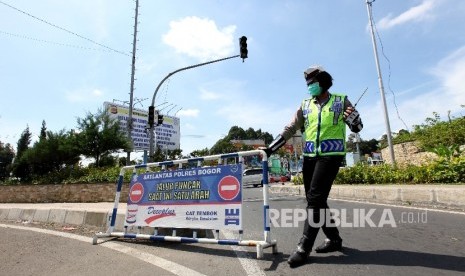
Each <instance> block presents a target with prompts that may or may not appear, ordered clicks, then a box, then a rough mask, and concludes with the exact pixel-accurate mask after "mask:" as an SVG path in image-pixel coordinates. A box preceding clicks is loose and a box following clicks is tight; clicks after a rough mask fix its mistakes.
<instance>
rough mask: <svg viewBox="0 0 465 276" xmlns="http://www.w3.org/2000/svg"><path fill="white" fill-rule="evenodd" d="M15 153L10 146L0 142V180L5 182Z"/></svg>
mask: <svg viewBox="0 0 465 276" xmlns="http://www.w3.org/2000/svg"><path fill="white" fill-rule="evenodd" d="M14 157H15V153H14V150H13V147H12V146H11V145H10V144H8V143H7V144H3V143H2V142H0V180H5V179H6V178H8V177H9V176H10V171H11V165H12V162H13V158H14Z"/></svg>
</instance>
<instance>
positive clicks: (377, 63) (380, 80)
mask: <svg viewBox="0 0 465 276" xmlns="http://www.w3.org/2000/svg"><path fill="white" fill-rule="evenodd" d="M374 1H375V0H372V1H369V0H366V3H367V10H368V19H369V21H370V29H371V40H372V42H373V51H374V53H375V62H376V69H377V71H378V83H379V91H380V93H381V101H382V103H383V108H384V121H385V122H386V132H387V133H386V135H387V140H388V146H389V153H390V155H391V163H392V165H394V166H395V165H396V160H395V157H394V148H393V146H392V136H391V126H390V124H389V115H388V112H387V106H386V97H385V95H384V86H383V78H382V75H381V69H380V67H379V59H378V48H377V46H376V39H375V33H374V31H373V16H372V14H371V8H372V4H373V2H374Z"/></svg>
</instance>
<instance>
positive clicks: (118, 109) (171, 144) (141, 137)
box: [104, 102, 181, 150]
mask: <svg viewBox="0 0 465 276" xmlns="http://www.w3.org/2000/svg"><path fill="white" fill-rule="evenodd" d="M104 108H105V111H106V113H107V114H108V115H109V116H110V118H112V119H115V120H117V121H118V122H119V125H120V129H121V131H123V132H124V133H125V134H126V135H127V131H128V120H129V107H128V106H125V105H120V104H116V103H110V102H104ZM163 116H164V120H163V124H162V125H160V126H157V127H155V130H154V131H155V135H154V136H155V144H156V146H157V147H160V148H161V149H162V150H175V149H179V148H180V140H181V131H180V120H179V118H178V117H174V116H169V115H163ZM147 123H148V111H147V110H143V109H138V108H133V112H132V131H131V138H132V141H133V145H134V149H135V150H149V148H150V135H149V134H150V133H149V132H148V130H146V129H145V128H146V126H147Z"/></svg>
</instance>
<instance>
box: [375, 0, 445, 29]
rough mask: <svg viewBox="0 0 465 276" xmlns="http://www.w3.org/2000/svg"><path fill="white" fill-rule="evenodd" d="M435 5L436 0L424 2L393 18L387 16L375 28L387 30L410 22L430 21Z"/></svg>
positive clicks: (425, 0) (390, 15)
mask: <svg viewBox="0 0 465 276" xmlns="http://www.w3.org/2000/svg"><path fill="white" fill-rule="evenodd" d="M436 4H437V1H436V0H424V1H423V2H422V3H421V4H420V5H418V6H415V7H412V8H410V9H408V10H407V11H405V12H403V13H401V14H400V15H398V16H396V17H394V18H393V17H392V14H389V15H388V16H386V17H384V18H382V19H381V20H380V21H379V22H378V23H377V25H376V26H377V28H378V29H389V28H392V27H395V26H398V25H402V24H405V23H408V22H411V21H417V22H419V21H424V20H428V19H431V18H433V15H432V12H433V9H434V7H435V6H436Z"/></svg>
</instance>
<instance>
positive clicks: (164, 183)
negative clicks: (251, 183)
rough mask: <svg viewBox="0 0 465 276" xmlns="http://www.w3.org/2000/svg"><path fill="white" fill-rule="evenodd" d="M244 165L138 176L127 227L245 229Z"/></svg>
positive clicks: (131, 188)
mask: <svg viewBox="0 0 465 276" xmlns="http://www.w3.org/2000/svg"><path fill="white" fill-rule="evenodd" d="M241 183H242V164H232V165H220V166H214V167H199V168H192V169H177V170H173V171H162V172H149V173H144V174H140V175H135V176H134V177H133V179H132V180H131V183H130V186H129V197H128V205H127V213H126V218H125V225H126V226H141V227H143V226H149V227H165V228H191V229H229V230H241V229H242V187H241V186H242V185H241Z"/></svg>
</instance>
